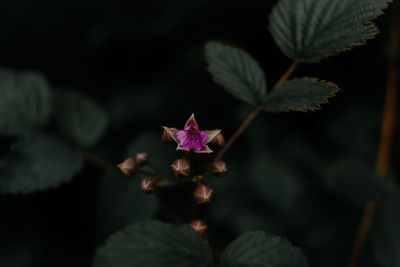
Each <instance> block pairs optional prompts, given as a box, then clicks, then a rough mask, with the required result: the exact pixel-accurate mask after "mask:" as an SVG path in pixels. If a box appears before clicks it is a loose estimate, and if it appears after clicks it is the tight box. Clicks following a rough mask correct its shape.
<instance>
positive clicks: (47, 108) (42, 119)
mask: <svg viewBox="0 0 400 267" xmlns="http://www.w3.org/2000/svg"><path fill="white" fill-rule="evenodd" d="M0 95H1V97H0V133H1V134H5V135H23V134H29V133H30V132H32V131H33V130H35V129H36V128H39V127H41V126H43V125H45V124H46V123H47V122H48V120H49V118H50V115H51V109H52V103H51V94H50V90H49V85H48V83H47V80H46V79H45V78H44V77H43V76H42V75H40V74H38V73H33V72H20V73H18V72H12V71H8V70H0Z"/></svg>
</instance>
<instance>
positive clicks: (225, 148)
mask: <svg viewBox="0 0 400 267" xmlns="http://www.w3.org/2000/svg"><path fill="white" fill-rule="evenodd" d="M297 66H298V61H294V62H293V64H292V65H291V66H290V67H289V69H288V70H287V71H286V72H285V73H284V74H283V76H282V77H281V78H280V79H279V81H278V82H277V83H276V84H275V85H274V87H273V89H274V88H276V87H278V86H279V85H282V84H283V83H285V82H286V81H287V79H288V78H289V77H290V75H291V74H292V73H293V71H294V70H295V69H296V68H297ZM263 110H264V108H263V107H262V106H259V107H257V108H256V109H255V110H254V111H253V112H252V113H251V114H250V115H249V116H248V117H247V118H246V120H245V121H244V122H243V123H242V125H240V127H239V128H238V129H237V130H236V132H235V133H234V134H233V135H232V137H231V138H230V139H229V140H228V142H227V143H226V144H225V145H224V146H223V147H222V149H221V150H220V151H219V153H218V154H217V156H215V158H214V160H213V161H212V163H214V162H217V161H219V160H221V159H222V158H223V156H224V155H225V153H226V152H227V151H228V149H229V148H231V146H232V145H233V143H234V142H235V141H236V139H238V137H239V136H240V135H241V134H242V133H243V132H244V130H246V129H247V127H249V125H250V124H251V123H252V122H253V121H254V120H255V119H256V118H257V117H258V115H260V113H261V112H262V111H263ZM212 163H211V164H210V165H209V167H208V168H207V170H206V172H205V173H204V175H203V177H204V179H205V178H207V176H208V175H210V172H211V168H210V167H211V165H212Z"/></svg>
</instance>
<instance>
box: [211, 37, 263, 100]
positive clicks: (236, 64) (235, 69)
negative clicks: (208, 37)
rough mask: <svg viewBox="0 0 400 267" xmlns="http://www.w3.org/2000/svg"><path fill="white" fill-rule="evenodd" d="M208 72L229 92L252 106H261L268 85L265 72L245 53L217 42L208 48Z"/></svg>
mask: <svg viewBox="0 0 400 267" xmlns="http://www.w3.org/2000/svg"><path fill="white" fill-rule="evenodd" d="M205 54H206V60H207V61H208V63H209V64H210V65H209V67H208V71H209V72H210V73H211V74H212V76H213V78H214V81H215V82H216V83H219V84H221V85H223V86H224V87H225V89H226V91H227V92H229V93H231V94H232V95H234V96H235V97H237V98H238V99H240V100H242V101H245V102H247V103H249V104H252V105H257V106H258V105H261V104H262V102H263V99H264V97H265V94H266V90H267V85H266V81H265V76H264V71H263V70H262V69H261V67H260V65H258V63H257V62H256V61H255V60H254V59H253V58H252V57H251V56H250V55H249V54H248V53H247V52H245V51H243V50H241V49H238V48H233V47H230V46H227V45H224V44H221V43H217V42H209V43H208V44H207V46H206V51H205Z"/></svg>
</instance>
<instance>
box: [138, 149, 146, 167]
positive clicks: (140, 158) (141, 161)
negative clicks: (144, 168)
mask: <svg viewBox="0 0 400 267" xmlns="http://www.w3.org/2000/svg"><path fill="white" fill-rule="evenodd" d="M147 160H148V156H147V153H144V152H143V153H137V154H136V162H137V164H139V165H143V164H144V163H146V162H147Z"/></svg>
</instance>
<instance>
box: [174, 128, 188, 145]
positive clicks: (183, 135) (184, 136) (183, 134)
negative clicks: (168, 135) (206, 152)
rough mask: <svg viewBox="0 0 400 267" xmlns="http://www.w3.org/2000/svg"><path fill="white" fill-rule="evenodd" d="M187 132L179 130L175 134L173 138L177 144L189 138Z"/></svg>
mask: <svg viewBox="0 0 400 267" xmlns="http://www.w3.org/2000/svg"><path fill="white" fill-rule="evenodd" d="M188 133H189V131H188V130H180V131H178V132H176V133H175V138H176V139H177V140H178V143H180V144H182V143H183V142H185V140H186V139H187V138H188V136H189V134H188Z"/></svg>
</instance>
